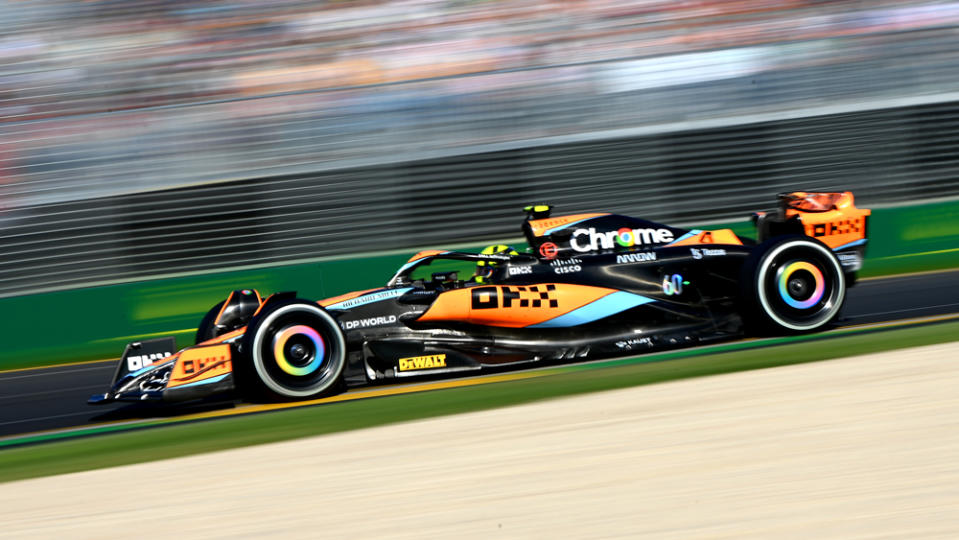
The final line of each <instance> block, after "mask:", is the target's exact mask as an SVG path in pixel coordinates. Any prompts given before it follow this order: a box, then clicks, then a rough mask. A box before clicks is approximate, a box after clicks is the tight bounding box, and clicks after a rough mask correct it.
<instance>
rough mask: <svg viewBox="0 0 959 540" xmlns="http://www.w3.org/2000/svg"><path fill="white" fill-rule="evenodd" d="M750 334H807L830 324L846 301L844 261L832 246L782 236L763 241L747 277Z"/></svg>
mask: <svg viewBox="0 0 959 540" xmlns="http://www.w3.org/2000/svg"><path fill="white" fill-rule="evenodd" d="M741 285H742V289H743V290H742V297H743V303H744V305H743V310H744V315H745V321H746V325H747V327H746V330H747V332H748V333H769V332H773V333H803V332H813V331H816V330H820V329H822V328H825V327H828V326H829V325H830V324H831V323H832V322H833V321H834V320H835V319H836V317H838V316H839V312H840V311H841V310H842V306H843V303H844V302H845V300H846V281H845V276H844V275H843V270H842V265H840V263H839V260H838V259H837V258H836V256H835V255H834V254H833V252H832V250H830V249H829V248H828V247H827V246H826V245H824V244H823V243H822V242H820V241H818V240H815V239H813V238H808V237H805V236H798V235H797V236H793V235H790V236H781V237H777V238H773V239H771V240H768V241H766V242H764V243H763V244H761V245H759V246H758V247H757V248H756V250H755V251H754V252H753V253H752V254H751V255H750V256H749V257H748V258H747V259H746V262H745V264H744V266H743V274H742V278H741Z"/></svg>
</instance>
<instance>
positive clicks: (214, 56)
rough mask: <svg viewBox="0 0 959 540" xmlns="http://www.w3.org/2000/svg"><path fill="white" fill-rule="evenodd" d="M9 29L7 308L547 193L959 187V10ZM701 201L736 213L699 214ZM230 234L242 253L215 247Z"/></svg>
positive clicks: (136, 15) (438, 13) (505, 5)
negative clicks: (59, 291)
mask: <svg viewBox="0 0 959 540" xmlns="http://www.w3.org/2000/svg"><path fill="white" fill-rule="evenodd" d="M0 15H2V16H0V29H2V30H0V57H2V59H3V62H2V65H0V125H2V128H3V129H0V225H3V226H4V227H5V229H4V231H3V232H2V233H0V249H2V250H3V251H4V252H5V254H6V257H5V258H4V259H3V260H2V261H0V295H10V294H21V293H24V292H28V291H37V290H47V289H51V288H62V287H69V286H76V285H80V284H87V283H91V282H94V281H97V282H99V281H114V280H125V279H133V278H137V277H145V276H152V275H157V274H160V273H164V272H168V271H170V270H171V268H170V266H169V261H170V260H171V259H172V260H175V261H176V263H175V264H174V266H175V269H176V270H178V271H200V270H205V269H211V268H219V267H221V266H222V265H224V264H227V265H239V264H273V263H280V262H283V261H287V260H290V259H294V258H310V257H318V256H322V255H329V254H338V253H350V252H353V251H356V249H357V245H358V243H360V241H361V243H362V249H364V250H381V249H391V248H406V247H411V246H412V245H413V243H416V242H448V241H452V240H458V241H462V240H473V239H477V240H478V239H485V238H497V237H500V238H501V237H503V235H507V236H515V233H516V231H514V230H513V229H514V228H515V227H513V225H515V219H514V218H515V216H516V215H518V214H516V213H515V212H514V210H516V209H517V208H519V207H520V206H522V205H523V204H524V203H526V202H529V201H533V200H546V199H548V200H550V201H551V202H555V203H558V204H559V205H560V207H561V210H563V211H570V212H572V211H580V210H597V209H604V210H611V211H623V212H631V213H640V212H646V213H647V215H650V216H651V217H653V218H658V219H672V220H677V219H678V220H684V219H685V220H688V219H693V218H702V217H706V218H708V219H729V218H731V217H738V216H739V214H740V213H741V212H742V211H743V210H744V209H745V208H754V207H755V205H756V203H757V201H760V200H761V201H767V200H771V198H772V196H773V194H774V193H775V192H776V191H778V190H780V189H784V188H791V187H795V186H798V187H807V188H822V189H832V188H835V187H845V188H850V187H852V188H856V189H857V190H858V191H859V192H860V194H861V196H864V197H866V198H867V199H869V202H870V203H871V204H875V203H883V202H896V201H901V200H903V198H922V197H945V196H956V195H959V182H957V181H956V176H955V174H956V170H957V163H956V158H955V157H954V156H955V155H956V152H955V150H957V143H956V141H955V140H953V139H954V138H952V137H946V138H942V137H939V135H938V134H941V133H948V132H949V131H950V130H951V128H952V126H953V125H954V120H955V118H956V115H957V114H959V107H957V106H954V105H953V102H954V101H955V100H956V97H957V96H956V95H955V92H956V91H957V90H959V34H957V33H956V32H955V30H956V27H957V23H959V2H946V1H882V0H874V1H870V2H861V1H840V0H835V1H829V0H818V1H817V0H806V1H802V0H736V1H732V0H726V1H707V0H698V1H697V0H686V1H683V0H672V1H661V0H553V1H543V0H403V1H374V0H368V1H355V2H354V1H330V2H304V1H297V0H276V1H273V2H254V1H251V0H222V1H214V0H209V1H199V0H195V1H177V0H139V1H137V2H128V1H123V0H104V1H77V0H32V1H30V2H24V1H20V0H0ZM916 156H919V157H918V158H917V157H916ZM916 179H921V181H920V182H915V181H914V180H916ZM730 192H734V193H733V194H731V193H730ZM692 193H695V194H696V195H697V196H710V197H712V199H711V201H712V206H711V207H710V208H706V209H704V211H703V212H702V213H699V214H696V215H690V214H685V213H683V212H684V210H683V209H682V208H680V206H681V205H679V204H678V202H680V201H681V200H682V199H684V198H688V196H689V195H690V194H692ZM687 210H688V205H687ZM373 213H375V215H376V216H377V221H376V222H375V223H373V222H371V221H364V220H358V219H357V217H358V216H359V217H363V216H370V215H373ZM454 219H458V220H462V219H467V220H470V221H471V223H473V224H474V230H473V234H474V237H473V238H462V237H459V236H456V235H451V232H450V230H449V229H450V228H449V227H447V226H446V225H448V224H449V223H450V222H451V221H452V220H454ZM424 227H432V228H433V230H434V231H433V232H432V233H430V234H426V235H423V234H420V231H422V229H423V228H424ZM374 231H376V234H375V237H373V233H374ZM461 232H462V231H460V233H461ZM413 233H417V236H416V237H415V238H414V237H413ZM211 236H214V238H210V237H211ZM223 238H233V239H235V240H236V244H238V245H239V247H236V248H235V249H234V250H233V251H231V252H230V253H229V254H224V253H220V252H217V251H216V250H213V249H212V245H213V244H211V243H210V242H211V241H215V240H219V239H223ZM204 239H206V240H204ZM204 242H206V243H204ZM64 264H68V265H70V266H69V269H68V270H66V268H65V267H63V265H64Z"/></svg>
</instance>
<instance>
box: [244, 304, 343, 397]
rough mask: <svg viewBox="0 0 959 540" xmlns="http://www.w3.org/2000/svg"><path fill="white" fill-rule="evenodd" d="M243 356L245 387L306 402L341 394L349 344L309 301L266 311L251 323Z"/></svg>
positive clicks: (338, 329)
mask: <svg viewBox="0 0 959 540" xmlns="http://www.w3.org/2000/svg"><path fill="white" fill-rule="evenodd" d="M242 351H243V353H244V355H245V356H246V357H247V358H246V360H247V362H246V363H245V365H243V366H238V367H239V368H240V373H239V375H240V381H238V382H241V384H243V385H245V386H249V387H250V388H248V389H247V390H253V392H254V393H255V394H257V395H261V396H264V397H267V398H279V399H305V398H311V397H318V396H321V395H323V394H326V393H331V392H332V391H333V390H335V389H337V388H339V386H340V385H339V382H340V379H341V376H342V373H343V368H344V366H345V365H346V341H345V340H344V338H343V332H342V331H341V330H340V327H339V325H338V324H337V322H336V321H335V320H334V319H333V317H331V316H330V314H329V313H327V312H326V311H325V310H323V308H321V307H319V306H318V305H316V304H314V303H312V302H309V301H306V300H293V301H290V302H280V303H277V304H274V305H269V304H268V305H267V306H266V307H265V308H264V309H263V311H262V312H261V313H259V314H257V316H256V317H254V318H253V320H252V321H251V322H250V325H249V327H248V329H247V331H246V334H245V335H244V340H243V345H242Z"/></svg>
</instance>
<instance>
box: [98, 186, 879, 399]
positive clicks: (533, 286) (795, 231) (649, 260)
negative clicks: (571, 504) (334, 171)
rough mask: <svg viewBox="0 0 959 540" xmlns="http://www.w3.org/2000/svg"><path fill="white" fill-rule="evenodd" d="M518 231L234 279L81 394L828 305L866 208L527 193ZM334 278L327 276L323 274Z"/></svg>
mask: <svg viewBox="0 0 959 540" xmlns="http://www.w3.org/2000/svg"><path fill="white" fill-rule="evenodd" d="M526 214H527V215H526V219H525V220H523V221H522V223H521V230H522V231H523V233H524V235H525V239H526V243H527V246H508V245H505V244H494V245H491V246H490V247H488V248H487V249H484V250H482V251H481V252H476V253H474V252H464V251H449V250H440V249H431V250H425V251H420V252H419V253H416V254H415V255H413V256H412V257H411V258H410V259H409V260H408V261H407V262H406V263H405V264H403V265H401V266H400V267H399V268H398V269H397V270H396V271H395V272H394V273H393V276H392V277H391V278H390V279H389V280H388V281H387V282H386V284H385V285H383V286H380V287H376V288H371V289H365V290H361V291H355V292H347V293H344V294H340V295H338V296H334V297H331V298H326V299H322V300H315V299H305V298H301V297H299V296H298V295H297V294H296V293H294V292H279V293H274V294H271V295H268V296H264V295H261V294H260V293H259V292H258V291H255V290H253V289H238V290H235V291H233V292H232V293H230V294H229V295H227V297H226V299H225V300H224V301H223V302H220V303H218V304H216V305H214V306H212V307H211V308H210V310H209V312H208V313H207V314H206V316H205V317H204V318H203V319H202V320H201V321H200V324H199V327H198V329H197V332H196V336H195V340H194V343H192V344H190V345H189V346H187V347H185V348H182V349H180V350H179V351H177V350H175V349H176V346H175V343H173V340H172V338H162V339H155V340H147V341H142V342H136V343H132V344H130V345H128V346H127V349H126V350H125V351H124V355H123V358H122V359H121V362H120V364H119V365H118V367H117V372H116V374H115V376H114V379H113V383H112V385H111V387H110V388H109V389H108V390H107V391H106V392H104V393H101V394H97V395H96V396H93V397H92V398H91V399H90V402H91V403H106V402H112V401H138V402H139V401H159V402H175V401H184V400H192V399H200V398H208V397H211V396H227V395H230V396H238V397H240V398H244V397H250V396H255V397H257V398H258V399H262V398H267V399H282V400H289V399H305V398H313V397H317V396H322V395H327V394H331V393H334V392H337V391H341V390H342V389H343V388H346V387H348V386H353V385H362V384H368V383H371V382H375V381H381V380H389V379H402V378H406V377H423V376H442V375H445V374H449V373H460V372H470V371H482V370H484V369H489V368H493V367H496V368H501V367H503V366H510V365H516V366H519V365H528V364H531V363H538V362H555V361H565V360H584V359H591V358H600V357H608V356H615V355H624V354H635V353H638V352H643V351H648V350H655V349H662V348H667V347H676V346H689V345H695V344H700V343H705V342H710V341H715V340H723V339H730V338H733V337H738V336H742V335H747V334H754V333H758V332H762V333H767V334H768V333H770V332H772V333H796V332H813V331H817V330H821V329H824V328H828V327H829V326H830V325H831V324H832V323H833V321H834V320H835V319H836V318H837V316H838V315H839V313H840V310H841V309H842V306H843V303H844V301H845V297H846V290H847V288H848V287H849V286H851V284H852V283H853V282H854V278H855V274H856V271H858V270H859V269H860V268H861V266H862V264H863V260H864V254H865V249H866V243H867V240H868V237H867V232H868V218H869V215H870V211H869V210H867V209H862V208H857V207H856V205H855V202H854V199H853V195H852V194H851V193H848V192H835V193H833V192H829V193H826V192H793V193H787V194H782V195H780V196H779V205H778V207H777V208H775V209H774V210H772V211H769V212H759V213H756V214H755V215H754V219H755V224H756V235H755V237H753V238H747V237H741V236H739V235H737V234H736V233H735V232H734V231H732V230H730V229H688V228H683V227H675V226H671V225H666V224H662V223H657V222H654V221H650V220H646V219H642V218H637V217H630V216H625V215H620V214H613V213H606V212H592V211H585V212H579V213H572V214H569V215H559V216H554V215H552V214H553V209H552V207H550V206H549V205H543V204H541V205H533V206H529V207H527V208H526ZM327 285H328V286H329V287H331V288H335V284H327Z"/></svg>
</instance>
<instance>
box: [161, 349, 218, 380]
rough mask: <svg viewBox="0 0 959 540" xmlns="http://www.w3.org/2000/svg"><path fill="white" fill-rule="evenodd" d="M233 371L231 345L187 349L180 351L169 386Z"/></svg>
mask: <svg viewBox="0 0 959 540" xmlns="http://www.w3.org/2000/svg"><path fill="white" fill-rule="evenodd" d="M232 371H233V364H232V361H231V358H230V346H229V345H225V344H224V345H212V346H209V347H197V348H194V349H187V350H185V351H183V352H181V353H180V357H179V358H177V360H176V364H174V365H173V372H172V373H170V382H169V383H167V388H176V387H177V386H183V385H186V384H191V383H195V382H199V381H204V380H206V379H211V378H213V377H218V376H220V375H225V374H227V373H230V372H232Z"/></svg>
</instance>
